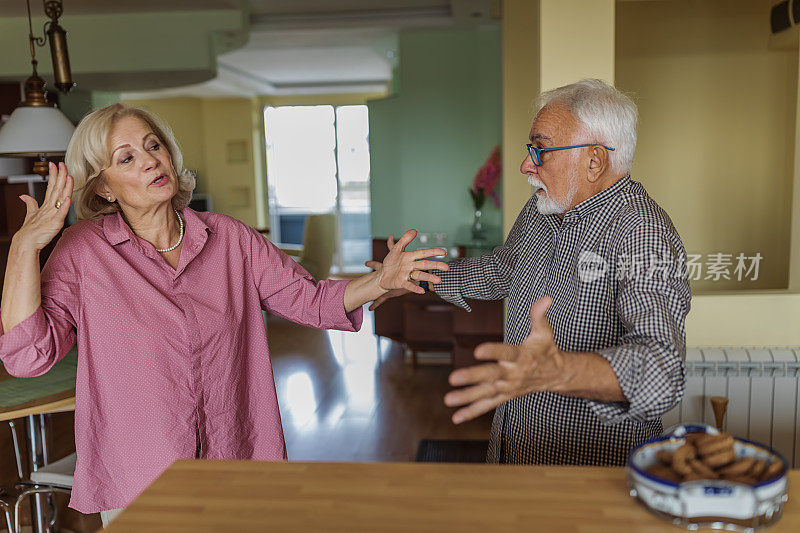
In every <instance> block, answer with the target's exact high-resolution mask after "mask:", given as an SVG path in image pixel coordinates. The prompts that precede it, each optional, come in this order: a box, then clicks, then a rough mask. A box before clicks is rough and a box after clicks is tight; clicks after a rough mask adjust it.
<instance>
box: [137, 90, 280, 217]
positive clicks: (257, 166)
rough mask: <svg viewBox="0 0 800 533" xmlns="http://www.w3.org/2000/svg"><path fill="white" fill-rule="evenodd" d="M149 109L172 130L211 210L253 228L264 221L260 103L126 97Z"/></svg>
mask: <svg viewBox="0 0 800 533" xmlns="http://www.w3.org/2000/svg"><path fill="white" fill-rule="evenodd" d="M126 103H128V104H132V105H138V106H142V107H145V108H147V109H150V110H151V111H153V112H155V113H157V114H158V115H159V116H160V117H162V118H163V119H164V120H165V121H166V122H167V123H168V124H169V125H170V126H171V127H172V129H173V131H174V132H175V137H176V138H177V139H178V144H179V145H180V147H181V151H182V152H183V155H184V166H186V167H187V168H189V169H192V170H195V171H196V172H197V178H198V179H197V189H196V190H197V192H203V193H208V194H210V195H211V197H212V199H213V202H214V211H218V212H220V213H225V214H228V215H231V216H233V217H236V218H238V219H239V220H241V221H243V222H245V223H247V224H250V225H251V226H255V227H265V226H266V225H267V213H266V193H265V190H266V189H265V187H264V183H265V182H264V179H265V178H264V167H263V161H262V157H261V152H262V151H263V147H262V146H261V145H262V142H261V139H262V136H261V134H260V129H261V119H260V118H259V117H260V115H261V107H260V105H259V102H258V101H257V99H251V98H204V99H200V98H164V99H155V100H126Z"/></svg>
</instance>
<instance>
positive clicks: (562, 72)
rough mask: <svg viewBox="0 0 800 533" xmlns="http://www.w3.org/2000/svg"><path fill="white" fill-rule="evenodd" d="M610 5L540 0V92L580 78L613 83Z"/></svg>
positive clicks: (603, 0) (596, 0) (607, 0)
mask: <svg viewBox="0 0 800 533" xmlns="http://www.w3.org/2000/svg"><path fill="white" fill-rule="evenodd" d="M614 2H615V0H540V5H541V7H540V14H539V17H540V24H539V30H540V31H539V43H540V44H539V46H540V47H541V77H542V78H541V90H543V91H546V90H549V89H555V88H556V87H561V86H562V85H567V84H568V83H572V82H574V81H576V80H578V79H580V78H600V79H602V80H605V81H607V82H609V83H614V7H615V6H614ZM587 43H591V44H590V45H589V46H587Z"/></svg>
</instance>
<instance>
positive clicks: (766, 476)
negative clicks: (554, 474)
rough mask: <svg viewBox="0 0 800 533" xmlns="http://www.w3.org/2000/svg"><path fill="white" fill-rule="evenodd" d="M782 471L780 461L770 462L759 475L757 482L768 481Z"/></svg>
mask: <svg viewBox="0 0 800 533" xmlns="http://www.w3.org/2000/svg"><path fill="white" fill-rule="evenodd" d="M782 471H783V464H782V463H781V462H780V461H772V462H771V463H770V464H768V465H767V468H766V470H764V473H763V474H761V478H760V479H759V481H769V480H770V479H772V478H774V477H776V476H777V475H778V474H780V473H781V472H782Z"/></svg>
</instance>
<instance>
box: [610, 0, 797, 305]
mask: <svg viewBox="0 0 800 533" xmlns="http://www.w3.org/2000/svg"><path fill="white" fill-rule="evenodd" d="M773 3H774V2H771V1H769V0H704V1H702V2H697V1H693V0H668V1H666V0H665V1H651V2H620V3H618V4H617V20H616V25H617V45H616V53H617V57H616V85H617V87H619V88H620V89H622V90H623V91H626V92H632V93H633V96H634V99H635V100H636V102H637V104H638V105H639V113H640V120H641V121H640V127H639V143H638V147H637V152H636V157H635V161H634V167H633V172H632V174H633V177H634V179H637V180H640V181H641V182H642V183H643V184H644V185H645V187H646V188H647V190H648V192H649V193H650V194H651V195H652V196H653V197H654V198H655V200H656V201H657V202H658V203H659V204H660V205H661V206H662V207H664V209H666V211H667V212H668V213H669V215H670V216H671V217H672V220H673V221H674V223H675V225H676V227H677V229H678V231H679V233H680V235H681V237H682V238H683V241H684V244H685V246H686V249H687V252H689V253H693V254H702V255H703V256H704V257H706V256H707V254H710V253H717V252H723V253H732V254H734V256H735V255H736V254H738V253H740V252H742V253H745V254H746V255H753V254H755V253H756V252H760V253H761V255H762V256H763V257H764V258H763V260H762V262H761V269H760V270H761V271H760V275H759V279H758V280H757V281H747V282H745V281H742V282H739V281H736V280H735V279H734V280H730V281H718V282H714V281H711V280H708V281H706V280H701V281H696V282H693V289H694V290H695V291H720V290H743V289H772V288H786V287H787V283H788V269H789V242H790V224H791V205H792V204H791V202H792V180H793V161H794V138H795V106H796V99H797V67H798V58H797V50H796V49H795V50H794V51H786V50H769V49H768V48H767V42H768V37H769V27H768V20H769V8H770V6H771V4H773ZM704 275H705V274H704Z"/></svg>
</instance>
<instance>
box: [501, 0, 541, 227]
mask: <svg viewBox="0 0 800 533" xmlns="http://www.w3.org/2000/svg"><path fill="white" fill-rule="evenodd" d="M538 33H539V0H505V2H503V36H502V39H503V151H502V153H503V227H504V234H508V231H509V230H510V229H511V226H513V225H514V221H515V220H516V219H517V215H518V214H519V212H520V210H521V209H522V206H524V205H525V203H526V202H527V201H528V199H529V198H530V197H531V186H530V185H529V184H528V182H527V180H526V179H525V176H523V175H521V174H520V172H519V166H520V164H521V163H522V160H523V159H524V153H525V144H526V143H527V142H528V141H527V139H528V133H529V132H530V129H531V122H532V121H533V104H534V100H536V96H537V94H538V92H539V80H540V75H539V59H538V58H539V39H538V38H536V36H537V35H538Z"/></svg>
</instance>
